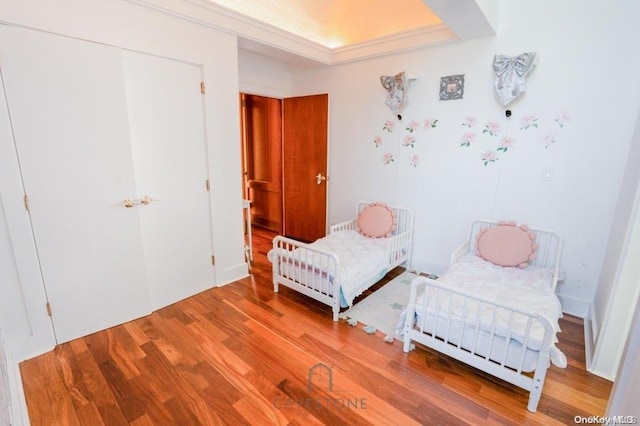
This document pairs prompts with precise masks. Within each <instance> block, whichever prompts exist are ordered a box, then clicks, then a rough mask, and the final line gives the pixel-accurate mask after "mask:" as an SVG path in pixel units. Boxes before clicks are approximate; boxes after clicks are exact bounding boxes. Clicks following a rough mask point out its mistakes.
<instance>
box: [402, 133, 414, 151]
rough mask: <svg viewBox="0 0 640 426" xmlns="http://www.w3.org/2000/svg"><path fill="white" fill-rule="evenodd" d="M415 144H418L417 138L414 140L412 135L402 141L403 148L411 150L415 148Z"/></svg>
mask: <svg viewBox="0 0 640 426" xmlns="http://www.w3.org/2000/svg"><path fill="white" fill-rule="evenodd" d="M415 143H416V138H414V137H413V136H412V135H407V136H405V137H404V139H403V140H402V146H410V147H411V148H413V144H415Z"/></svg>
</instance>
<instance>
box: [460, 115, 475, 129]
mask: <svg viewBox="0 0 640 426" xmlns="http://www.w3.org/2000/svg"><path fill="white" fill-rule="evenodd" d="M477 122H478V120H476V118H475V117H465V118H464V121H463V122H462V124H461V126H463V127H468V128H472V127H473V126H475V125H476V123H477Z"/></svg>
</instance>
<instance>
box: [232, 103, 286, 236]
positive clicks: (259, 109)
mask: <svg viewBox="0 0 640 426" xmlns="http://www.w3.org/2000/svg"><path fill="white" fill-rule="evenodd" d="M281 102H282V101H281V100H280V99H274V98H266V97H263V96H256V95H248V94H241V95H240V105H241V108H242V110H241V112H242V113H241V121H242V142H243V143H242V147H243V154H244V155H243V161H244V165H243V174H244V185H245V198H246V199H248V200H250V201H251V222H252V223H253V224H255V225H258V226H262V227H263V228H267V229H270V230H272V231H275V232H277V233H281V232H282V115H281V112H282V108H281Z"/></svg>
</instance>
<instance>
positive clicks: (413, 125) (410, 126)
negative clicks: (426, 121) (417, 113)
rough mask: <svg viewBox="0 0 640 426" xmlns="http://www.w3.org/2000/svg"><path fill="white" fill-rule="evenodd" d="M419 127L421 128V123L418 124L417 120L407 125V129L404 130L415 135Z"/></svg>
mask: <svg viewBox="0 0 640 426" xmlns="http://www.w3.org/2000/svg"><path fill="white" fill-rule="evenodd" d="M418 127H420V123H418V122H417V121H416V120H411V121H410V122H409V123H407V127H405V128H404V129H405V130H406V131H407V132H409V133H413V132H414V131H415V130H416V129H417V128H418Z"/></svg>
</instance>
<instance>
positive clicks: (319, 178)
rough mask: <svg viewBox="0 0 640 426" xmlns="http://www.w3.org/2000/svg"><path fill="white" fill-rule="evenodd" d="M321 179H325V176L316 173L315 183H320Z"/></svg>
mask: <svg viewBox="0 0 640 426" xmlns="http://www.w3.org/2000/svg"><path fill="white" fill-rule="evenodd" d="M323 180H327V178H326V177H325V176H322V175H321V174H320V173H318V174H317V175H316V184H318V185H320V184H321V183H322V181H323Z"/></svg>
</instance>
